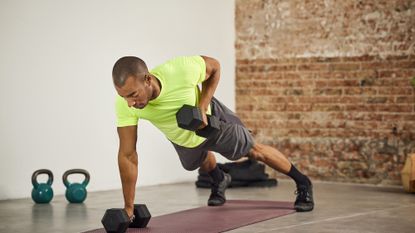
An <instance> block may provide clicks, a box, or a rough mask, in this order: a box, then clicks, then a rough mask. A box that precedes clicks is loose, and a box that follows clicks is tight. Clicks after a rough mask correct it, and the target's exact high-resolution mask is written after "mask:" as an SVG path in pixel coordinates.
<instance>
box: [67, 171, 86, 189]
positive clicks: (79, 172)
mask: <svg viewBox="0 0 415 233" xmlns="http://www.w3.org/2000/svg"><path fill="white" fill-rule="evenodd" d="M71 174H83V175H84V176H85V180H84V181H83V182H82V186H84V187H85V186H87V185H88V183H89V178H90V176H89V172H88V171H87V170H85V169H70V170H67V171H66V172H65V173H63V176H62V181H63V184H65V186H66V187H67V188H68V187H69V185H70V184H71V183H69V181H68V176H69V175H71Z"/></svg>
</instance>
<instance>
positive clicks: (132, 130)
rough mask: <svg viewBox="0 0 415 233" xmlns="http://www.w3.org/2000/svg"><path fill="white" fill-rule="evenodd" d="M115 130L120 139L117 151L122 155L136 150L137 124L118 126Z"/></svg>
mask: <svg viewBox="0 0 415 233" xmlns="http://www.w3.org/2000/svg"><path fill="white" fill-rule="evenodd" d="M117 132H118V137H119V139H120V150H119V153H120V154H123V155H131V154H132V153H134V152H136V145H137V125H132V126H125V127H118V128H117Z"/></svg>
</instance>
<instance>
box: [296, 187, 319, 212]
mask: <svg viewBox="0 0 415 233" xmlns="http://www.w3.org/2000/svg"><path fill="white" fill-rule="evenodd" d="M295 194H296V195H297V198H296V199H295V203H294V209H295V210H296V211H297V212H306V211H312V210H313V208H314V200H313V185H311V184H310V185H309V186H306V185H298V186H297V191H295Z"/></svg>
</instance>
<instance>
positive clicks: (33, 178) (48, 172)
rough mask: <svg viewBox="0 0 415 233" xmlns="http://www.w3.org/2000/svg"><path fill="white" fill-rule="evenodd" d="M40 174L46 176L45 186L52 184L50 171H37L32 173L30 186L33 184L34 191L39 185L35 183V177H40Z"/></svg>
mask: <svg viewBox="0 0 415 233" xmlns="http://www.w3.org/2000/svg"><path fill="white" fill-rule="evenodd" d="M40 174H47V175H48V181H46V184H48V185H52V183H53V173H52V171H51V170H48V169H39V170H36V171H35V172H33V175H32V184H33V187H34V188H35V189H37V187H38V186H39V183H38V182H37V176H38V175H40Z"/></svg>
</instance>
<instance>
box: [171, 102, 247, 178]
mask: <svg viewBox="0 0 415 233" xmlns="http://www.w3.org/2000/svg"><path fill="white" fill-rule="evenodd" d="M211 108H212V114H213V115H214V116H216V117H217V118H219V120H220V130H219V132H217V133H216V134H214V135H211V136H209V138H207V139H206V141H204V142H203V143H202V144H200V145H199V146H197V147H195V148H187V147H183V146H179V145H177V144H175V143H173V142H172V143H173V146H174V148H175V149H176V151H177V154H178V155H179V158H180V161H181V163H182V165H183V167H184V168H185V169H186V170H189V171H192V170H195V169H197V168H199V167H200V166H201V165H202V163H203V161H204V160H205V158H206V156H207V153H208V151H214V152H217V153H219V154H221V155H223V156H224V157H226V158H227V159H229V160H238V159H240V158H242V157H244V156H245V155H247V154H248V152H249V150H251V148H252V146H253V144H254V139H253V137H252V136H251V134H250V132H249V130H248V129H247V128H246V127H245V126H244V125H243V124H242V122H241V120H240V119H239V118H238V117H237V116H236V115H235V113H233V112H232V111H231V110H230V109H229V108H227V107H226V106H225V105H224V104H222V103H221V102H219V100H217V99H216V98H215V97H213V98H212V102H211Z"/></svg>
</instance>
